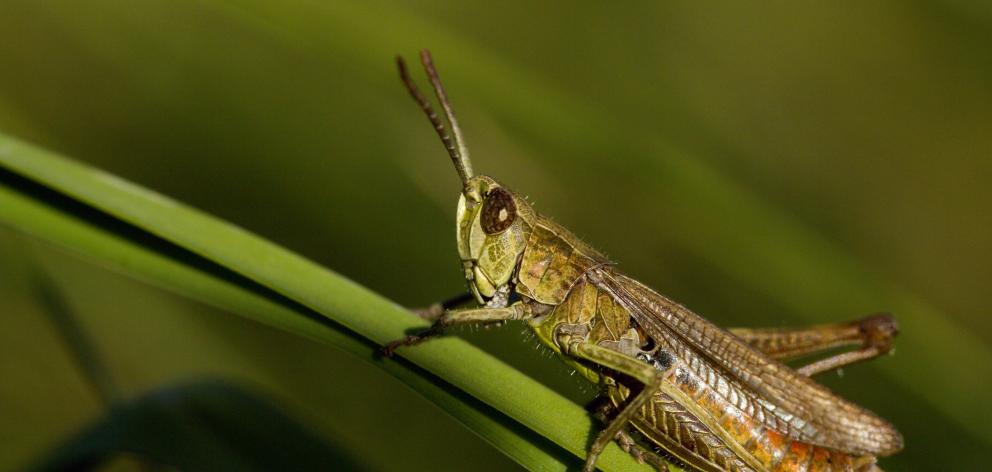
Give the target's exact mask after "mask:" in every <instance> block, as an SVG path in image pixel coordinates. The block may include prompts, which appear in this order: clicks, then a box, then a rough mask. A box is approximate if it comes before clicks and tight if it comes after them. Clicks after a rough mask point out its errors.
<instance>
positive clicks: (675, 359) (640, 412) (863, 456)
mask: <svg viewBox="0 0 992 472" xmlns="http://www.w3.org/2000/svg"><path fill="white" fill-rule="evenodd" d="M420 59H421V63H422V64H423V66H424V69H425V71H426V73H427V76H428V78H429V79H430V82H431V85H432V87H433V89H434V92H435V94H436V95H437V98H438V101H439V102H440V104H441V107H442V109H443V111H444V117H445V119H446V121H447V123H448V126H450V129H451V134H448V132H447V130H446V127H445V124H444V121H442V118H440V117H439V116H438V114H437V113H435V111H434V109H433V107H432V106H431V103H430V101H429V100H428V99H427V98H426V97H425V96H424V95H423V94H422V93H421V92H420V90H419V89H418V88H417V86H416V85H415V84H414V82H413V80H412V79H411V77H410V74H409V71H408V70H407V67H406V65H405V64H404V62H403V59H402V58H401V57H397V65H398V67H399V72H400V78H401V79H402V80H403V83H404V84H405V85H406V88H407V89H408V91H409V92H410V94H411V95H412V96H413V98H414V99H415V100H416V101H417V103H418V104H419V106H420V108H421V109H422V110H423V111H424V112H425V113H426V114H427V116H428V118H429V119H430V121H431V124H433V126H434V129H435V131H437V134H438V136H439V137H440V138H441V141H442V143H443V144H444V147H445V149H447V152H448V154H449V156H450V157H451V160H452V162H453V163H454V166H455V170H456V171H457V172H458V176H459V178H460V179H461V183H462V191H461V197H460V198H459V200H458V209H457V231H456V233H457V234H456V237H457V241H458V254H459V256H460V258H461V261H462V269H463V271H464V275H465V279H466V280H467V282H468V287H469V289H470V292H471V298H474V299H475V301H477V302H478V303H479V305H480V306H479V307H478V308H468V309H451V308H450V307H451V306H456V305H453V304H448V305H446V306H442V305H434V306H433V307H432V308H431V309H428V310H426V311H423V312H421V314H422V316H423V317H424V318H426V319H428V320H431V321H433V324H432V326H431V327H430V328H428V329H427V330H425V331H423V332H420V333H418V334H413V335H410V336H407V337H406V338H404V339H400V340H397V341H394V342H392V343H390V344H388V345H387V346H386V347H385V348H384V352H385V353H386V354H387V355H392V353H393V351H395V350H396V349H397V348H399V347H401V346H409V345H413V344H417V343H420V342H423V341H424V340H427V339H429V338H430V337H432V336H436V335H438V334H441V333H442V332H443V331H444V330H445V328H448V327H450V326H453V325H460V324H490V323H501V322H505V321H508V320H519V321H525V322H526V323H528V325H529V326H530V328H531V329H533V331H534V333H536V335H537V338H538V339H539V340H540V341H541V342H542V343H543V344H544V345H546V346H547V347H548V348H550V349H551V350H553V351H554V352H555V353H557V354H558V355H559V356H560V357H561V359H562V360H564V362H565V363H566V364H568V365H570V366H571V367H573V368H574V369H576V370H577V371H578V372H580V373H581V374H582V375H583V376H584V377H586V378H587V379H588V380H589V381H591V382H593V383H596V384H598V385H599V386H600V387H601V391H602V396H601V397H600V398H601V406H600V407H599V408H597V412H598V414H599V416H601V417H602V419H603V420H604V422H605V424H606V426H605V427H604V428H603V429H602V431H601V432H600V433H599V435H598V436H597V437H596V439H595V440H594V441H593V442H592V444H591V445H590V447H589V450H588V454H587V456H586V462H585V467H584V469H583V470H585V471H591V470H593V468H594V467H595V464H596V459H597V457H598V456H599V455H600V453H601V452H602V451H603V448H605V447H606V446H607V445H608V444H609V442H610V441H613V440H616V441H617V443H618V444H619V445H620V446H621V447H622V448H623V449H624V450H626V451H627V452H629V453H631V454H632V455H634V457H635V458H637V459H638V460H639V461H641V462H644V461H648V462H650V463H652V464H653V465H656V466H658V467H659V468H662V467H663V466H664V465H665V464H666V461H665V459H662V457H660V456H659V455H657V454H655V452H654V451H655V450H657V451H659V452H660V453H661V454H662V455H664V456H665V457H667V459H668V460H675V461H676V462H677V463H680V464H682V465H685V466H689V467H692V468H695V469H698V470H703V471H720V472H728V471H733V472H738V471H740V472H743V471H789V472H792V471H872V470H880V469H878V467H877V466H876V465H875V460H876V457H878V456H886V455H890V454H893V453H895V452H897V451H899V450H900V449H902V446H903V440H902V436H901V435H900V434H899V432H898V431H897V430H896V429H895V428H894V427H893V426H892V425H891V424H890V423H888V422H887V421H885V420H883V419H882V418H880V417H878V416H876V415H875V414H874V413H872V412H870V411H868V410H866V409H864V408H862V407H860V406H857V405H855V404H853V403H851V402H849V401H847V400H845V399H843V398H840V397H838V396H837V395H835V394H833V393H832V392H830V391H829V390H828V389H827V388H825V387H823V386H821V385H819V384H817V383H816V382H814V381H813V380H812V379H811V377H812V376H813V375H815V374H818V373H822V372H826V371H830V370H833V369H837V368H839V367H842V366H845V365H849V364H852V363H855V362H860V361H864V360H868V359H871V358H874V357H877V356H880V355H882V354H885V353H887V352H889V351H891V349H892V346H893V338H894V337H895V335H896V334H897V331H898V329H897V325H896V323H895V319H894V318H893V317H892V316H891V315H889V314H877V315H872V316H868V317H865V318H862V319H859V320H856V321H852V322H848V323H841V324H832V325H820V326H813V327H808V328H797V329H782V328H770V329H743V328H741V329H730V330H725V329H722V328H720V327H718V326H716V325H714V324H713V323H711V322H709V321H707V320H706V319H704V318H702V317H700V316H699V315H696V314H695V313H693V312H691V311H689V310H688V309H686V308H685V307H683V306H681V305H679V304H677V303H675V302H674V301H672V300H670V299H668V298H666V297H665V296H663V295H661V294H659V293H657V292H655V291H654V290H652V289H651V288H649V287H647V286H645V285H644V284H642V283H640V282H638V281H637V280H634V279H632V278H630V277H627V276H625V275H623V274H621V273H620V272H618V271H617V270H616V269H615V267H614V264H613V263H612V262H611V261H610V260H608V259H607V258H606V257H604V256H603V255H602V254H601V253H600V252H598V251H597V250H595V249H593V248H592V247H590V246H589V245H587V244H585V243H584V242H582V241H581V240H579V239H578V238H577V237H576V236H575V235H573V234H572V233H571V232H569V231H568V230H566V229H565V228H563V227H562V226H560V225H558V224H556V223H555V222H553V221H551V220H550V219H548V218H546V217H544V216H542V215H540V214H539V213H537V212H536V211H535V210H534V209H533V208H532V207H531V205H530V204H529V203H528V202H527V201H526V200H524V199H523V198H521V197H520V196H518V195H517V194H516V193H514V192H513V191H511V190H510V189H508V188H507V187H505V186H503V185H502V184H500V183H499V182H497V181H496V180H494V179H493V178H491V177H488V176H486V175H475V174H474V173H473V172H472V165H471V162H470V160H469V153H468V149H467V148H466V147H465V144H464V139H463V137H462V132H461V129H460V128H459V126H458V122H457V120H456V119H455V114H454V111H453V110H452V107H451V105H450V103H449V101H448V98H447V94H446V92H445V90H444V87H443V86H442V84H441V80H440V77H439V76H438V74H437V71H436V69H435V67H434V64H433V60H432V59H431V56H430V53H429V52H428V51H427V50H424V51H422V52H421V56H420ZM464 297H465V300H464V301H467V299H468V298H469V295H468V294H466V295H464ZM842 346H843V347H847V348H848V350H846V351H843V352H841V353H839V354H835V355H832V356H829V357H826V358H823V359H821V360H818V361H816V362H813V363H811V364H809V365H806V366H805V367H802V368H799V369H796V370H793V369H792V368H789V367H787V366H786V365H785V364H783V363H781V362H784V361H785V360H788V359H793V358H796V357H799V356H805V355H809V354H814V353H821V354H825V353H826V351H828V350H833V349H836V348H838V347H842ZM638 438H639V439H638Z"/></svg>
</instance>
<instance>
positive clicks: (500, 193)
mask: <svg viewBox="0 0 992 472" xmlns="http://www.w3.org/2000/svg"><path fill="white" fill-rule="evenodd" d="M516 218H517V205H516V204H515V203H513V196H512V195H510V192H507V191H506V190H503V189H501V188H499V187H496V188H494V189H492V190H490V191H489V194H488V195H486V199H485V201H484V202H483V203H482V221H481V223H482V230H483V231H485V232H486V234H496V233H500V232H502V231H505V230H506V228H509V227H510V225H512V224H513V220H515V219H516Z"/></svg>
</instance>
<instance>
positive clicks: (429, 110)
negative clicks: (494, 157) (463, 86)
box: [396, 49, 472, 186]
mask: <svg viewBox="0 0 992 472" xmlns="http://www.w3.org/2000/svg"><path fill="white" fill-rule="evenodd" d="M420 62H421V63H422V64H423V65H424V70H425V71H426V72H427V77H428V78H429V79H430V81H431V86H433V88H434V93H435V94H436V95H437V99H438V101H439V102H441V108H443V109H444V115H445V117H446V118H447V119H448V123H449V124H450V125H451V131H452V133H454V139H452V137H451V136H450V135H448V133H447V131H445V129H444V122H443V121H441V118H440V117H439V116H438V115H437V113H436V112H435V111H434V107H432V106H431V103H430V102H429V101H428V100H427V97H425V96H424V94H423V93H421V92H420V89H419V88H417V85H416V84H415V83H414V82H413V79H412V78H410V72H409V70H407V68H406V62H405V61H403V58H402V57H400V56H396V66H397V67H398V68H399V71H400V79H401V80H402V81H403V84H404V85H406V89H407V90H408V91H409V92H410V95H411V96H412V97H413V99H414V100H415V101H416V102H417V104H418V105H420V109H421V110H423V111H424V113H425V114H426V115H427V119H429V120H430V121H431V124H432V125H434V131H437V135H438V137H440V138H441V142H442V143H443V144H444V148H445V149H446V150H447V151H448V155H449V156H451V162H453V163H454V164H455V170H456V171H458V177H459V178H461V180H462V185H465V186H467V185H468V181H469V179H471V178H472V164H471V162H470V161H469V159H468V148H467V147H465V143H464V141H463V140H462V130H461V128H460V127H459V126H458V120H457V119H456V118H455V112H454V110H453V109H452V108H451V103H449V102H448V95H447V94H446V93H445V92H444V86H443V85H441V78H440V76H438V73H437V69H435V68H434V62H433V60H432V59H431V53H430V51H428V50H426V49H424V50H423V51H421V52H420Z"/></svg>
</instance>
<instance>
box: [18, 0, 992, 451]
mask: <svg viewBox="0 0 992 472" xmlns="http://www.w3.org/2000/svg"><path fill="white" fill-rule="evenodd" d="M990 26H992V10H990V9H989V8H988V6H987V5H985V4H984V3H982V2H968V1H945V2H932V3H930V2H918V1H910V2H865V3H860V2H848V3H836V4H803V5H796V4H794V3H793V2H768V3H764V4H761V5H755V4H744V3H742V2H714V3H706V4H705V5H704V4H697V2H640V3H627V4H623V5H622V6H618V5H608V4H603V3H600V2H569V3H568V4H567V6H565V5H546V6H540V5H538V6H535V5H532V2H500V3H499V4H498V5H496V4H491V2H478V1H462V2H450V3H435V2H422V1H418V2H402V3H389V2H378V1H371V2H370V1H336V2H327V3H325V2H315V1H296V0H291V1H284V2H271V1H269V2H260V1H250V0H249V1H232V2H217V1H183V0H179V1H169V2H154V1H143V2H114V1H95V2H86V3H80V2H72V1H64V2H60V1H52V0H47V1H40V2H38V1H18V0H2V1H0V130H2V131H3V132H5V133H8V134H10V135H13V136H17V137H20V138H22V139H25V140H28V141H32V142H34V143H36V144H39V145H41V146H44V147H47V148H50V149H53V150H55V151H58V152H61V153H63V154H65V155H67V156H72V157H74V158H76V159H79V160H81V161H84V162H87V163H90V164H93V165H95V166H98V167H101V168H104V169H106V170H108V171H110V172H113V173H115V174H118V175H121V176H123V177H124V178H127V179H129V180H132V181H134V182H137V183H139V184H141V185H144V186H147V187H149V188H152V189H155V190H157V191H160V192H162V193H164V194H167V195H170V196H173V197H175V198H177V199H179V200H182V201H184V202H186V203H189V204H191V205H194V206H196V207H198V208H201V209H203V210H205V211H207V212H209V213H212V214H214V215H217V216H219V217H221V218H224V219H227V220H229V221H232V222H235V223H237V224H238V225H241V226H243V227H245V228H247V229H249V230H251V231H253V232H256V233H258V234H261V235H263V236H265V237H267V238H270V239H272V240H274V241H276V242H278V243H280V244H282V245H284V246H286V247H289V248H291V249H293V250H295V251H298V252H299V253H301V254H303V255H305V256H307V257H309V258H311V259H314V260H316V261H318V262H320V263H322V264H324V265H326V266H328V267H330V268H332V269H334V270H335V271H337V272H339V273H342V274H344V275H346V276H348V277H350V278H352V279H354V280H356V281H357V282H359V283H361V284H364V285H366V286H368V287H370V288H372V289H374V290H376V291H378V292H379V293H382V294H384V295H385V296H387V297H389V298H391V299H393V300H396V301H398V302H400V303H402V304H406V305H410V306H416V305H425V304H428V303H430V302H433V301H436V300H439V299H442V298H446V297H448V296H450V295H453V294H456V293H458V292H459V291H461V290H463V288H464V283H463V281H462V280H461V279H460V277H461V276H460V270H459V265H458V262H457V255H456V252H455V245H454V221H453V220H454V206H455V202H456V199H457V192H458V184H457V178H456V175H455V173H454V171H453V169H452V168H451V165H450V162H449V160H448V158H447V156H446V155H445V154H444V152H443V150H442V148H441V146H440V144H439V143H438V142H437V138H436V136H435V135H434V134H433V132H432V131H431V129H430V127H429V125H428V123H427V122H426V120H425V119H424V117H423V116H422V115H421V114H420V112H419V111H418V110H417V109H416V107H415V106H414V104H413V103H412V102H411V101H410V99H409V97H408V96H407V95H406V92H405V91H404V90H403V88H402V86H401V85H400V83H399V81H398V80H397V78H396V73H395V71H394V63H393V58H394V55H395V54H397V53H402V54H404V55H406V56H407V57H408V59H414V58H415V54H416V52H417V51H418V50H419V49H420V48H422V47H428V48H430V49H431V50H432V51H433V53H434V56H435V59H436V62H437V65H438V68H439V69H440V71H441V75H442V77H443V78H444V80H445V83H446V85H447V88H448V91H449V94H450V96H451V99H452V101H453V103H454V105H455V107H456V110H457V112H458V114H459V117H460V118H461V121H462V127H463V129H464V131H465V133H466V136H467V139H468V144H469V146H470V147H471V149H472V150H473V158H474V164H475V168H476V171H477V172H482V173H487V174H490V175H493V176H494V177H496V178H497V179H499V180H501V181H503V182H504V183H506V184H508V185H509V186H511V187H512V188H514V189H516V190H518V191H519V192H521V193H523V194H526V195H528V196H529V197H530V199H531V200H532V201H533V202H534V203H535V205H536V207H537V208H538V209H539V211H542V212H544V213H545V214H548V215H551V216H553V217H555V219H556V220H557V221H559V222H561V223H563V224H564V225H565V226H567V227H569V228H571V229H573V230H574V231H575V232H576V233H577V234H579V235H580V236H582V237H583V238H585V239H586V240H587V241H589V242H591V243H592V244H593V245H594V246H596V247H598V248H600V249H602V250H604V251H605V252H606V253H607V254H609V255H610V256H611V257H612V258H613V259H615V260H616V261H619V263H620V267H621V268H622V270H624V271H625V272H627V273H629V274H631V275H634V276H635V277H637V278H639V279H640V280H642V281H644V282H646V283H648V284H649V285H652V286H654V287H655V288H657V289H659V290H660V291H662V292H663V293H666V294H668V295H670V296H672V297H673V298H675V299H677V300H680V301H681V302H683V303H685V304H686V305H688V306H689V307H690V308H693V309H694V310H695V311H697V312H698V313H700V314H702V315H704V316H706V317H707V318H709V319H711V320H713V321H715V322H717V323H719V324H723V325H728V326H731V325H735V326H736V325H742V326H786V325H801V324H812V323H822V322H830V321H838V320H843V319H850V318H855V317H858V316H861V315H864V314H867V313H870V312H873V311H883V310H887V311H892V312H895V313H896V315H897V317H898V319H899V320H900V322H901V325H902V329H903V331H902V333H901V335H900V337H899V339H898V342H897V353H896V354H895V355H894V356H892V357H886V358H883V359H880V360H877V361H875V362H873V363H872V364H871V365H863V366H856V367H852V368H848V369H845V370H844V375H843V376H839V375H834V374H830V375H826V376H824V379H823V381H824V382H825V383H826V384H828V385H829V386H830V387H831V388H833V389H834V390H836V391H838V392H839V393H841V394H842V395H844V396H846V397H848V398H850V399H852V400H855V401H856V402H858V403H861V404H863V405H865V406H867V407H868V408H870V409H872V410H874V411H876V412H878V413H879V414H881V415H882V416H884V417H886V418H888V419H890V420H891V421H892V422H893V423H895V424H896V425H897V426H898V427H899V429H900V430H901V431H902V432H903V434H904V435H905V438H906V449H905V451H903V452H902V453H900V454H898V455H896V456H894V457H891V458H888V459H884V460H883V461H882V466H883V467H884V468H887V469H891V470H973V469H975V468H978V467H979V465H980V464H985V463H986V462H987V461H986V460H985V454H984V452H985V451H987V450H988V448H989V447H990V446H992V432H990V431H989V429H988V426H987V425H988V424H990V422H992V416H990V415H992V413H990V410H992V409H989V408H988V407H987V406H985V404H984V402H985V400H986V397H987V392H988V391H989V388H990V387H992V347H990V346H989V341H990V339H992V322H990V321H989V319H990V317H989V315H990V313H989V309H988V306H989V304H988V302H987V300H986V299H985V295H987V290H988V287H989V282H990V281H992V221H990V218H989V210H988V209H989V202H992V186H989V185H988V182H989V179H990V178H992V160H990V159H989V157H990V156H989V154H990V153H989V151H990V150H992V87H990V84H992V80H990V79H992V61H990V57H992V56H990V55H989V49H990V46H992V29H990ZM414 60H415V59H414ZM421 83H422V84H423V83H424V81H421ZM39 270H41V271H43V272H44V273H46V274H48V276H49V277H51V278H52V280H53V281H54V283H55V284H56V286H57V287H58V290H59V291H60V292H61V294H62V296H63V297H64V298H65V303H66V305H67V306H68V307H69V309H70V310H71V312H72V313H73V315H74V316H76V317H77V318H78V322H79V324H80V326H81V329H82V330H83V331H84V332H85V333H86V334H87V335H88V336H90V337H91V338H92V339H93V341H94V344H95V348H96V350H97V352H98V353H99V355H100V357H101V358H103V359H104V361H105V362H106V365H107V369H108V370H109V373H110V375H111V376H112V378H113V380H114V382H115V383H116V384H117V385H118V387H119V389H120V391H121V394H122V395H124V396H126V397H133V396H135V395H138V394H140V393H142V392H147V391H149V390H153V389H156V388H159V387H162V386H166V385H171V384H175V383H177V382H181V381H184V380H187V379H191V378H203V377H211V378H221V379H227V380H230V381H232V382H235V383H237V384H238V385H246V386H248V387H247V388H249V389H251V390H252V391H256V392H261V393H262V394H263V395H264V396H266V398H270V399H272V400H273V401H274V402H275V403H277V404H279V405H282V407H283V408H284V409H285V410H286V411H287V412H288V413H289V414H290V416H292V417H293V418H296V419H297V420H299V421H300V422H302V423H303V424H305V425H307V426H308V427H309V428H312V429H313V430H314V431H316V432H317V433H318V434H319V435H320V436H321V437H322V438H324V439H325V440H326V441H327V442H328V444H332V445H334V446H335V447H337V448H340V449H341V450H343V451H347V454H350V455H351V456H352V457H354V458H355V459H356V461H358V462H359V463H362V464H364V465H365V466H366V467H367V468H368V469H370V470H399V469H405V468H410V469H415V470H419V469H431V468H437V469H457V468H462V467H468V466H470V467H472V468H473V469H477V470H504V469H510V468H514V467H518V466H516V465H515V464H514V463H512V462H511V461H510V460H509V459H507V458H505V457H504V456H502V455H501V454H500V453H498V452H497V451H495V450H494V449H492V448H491V447H489V446H488V445H487V444H485V443H484V442H482V441H481V440H480V439H478V438H476V437H475V436H474V435H472V433H471V432H469V431H467V430H465V429H464V428H462V427H461V426H459V425H458V424H457V423H456V422H454V421H453V420H451V419H450V418H448V417H447V416H445V415H444V414H443V413H442V412H441V411H440V410H439V409H437V408H436V407H434V406H433V405H431V404H430V403H428V402H426V401H425V400H422V399H421V398H420V397H418V396H417V395H416V394H414V393H413V392H412V391H410V390H408V389H406V388H403V387H401V384H400V383H399V382H398V381H395V380H394V379H392V378H391V377H389V376H388V375H386V374H384V373H382V372H381V371H379V370H377V369H373V368H370V367H369V366H368V365H367V364H365V363H362V362H359V361H358V360H357V359H354V358H352V357H350V356H348V355H346V354H343V353H340V352H337V351H336V350H334V349H331V348H328V347H326V346H321V345H318V344H315V343H313V342H309V341H306V340H302V339H299V338H296V337H293V336H290V335H287V334H284V333H282V332H278V331H276V330H273V329H270V328H267V327H264V326H261V325H257V324H254V323H252V322H250V321H247V320H245V319H242V318H240V317H237V316H234V315H232V314H229V313H224V312H220V311H217V310H214V309H212V308H209V307H206V306H204V305H202V304H198V303H194V302H191V301H189V300H187V299H184V298H182V297H179V296H176V295H173V294H171V293H168V292H165V291H163V290H160V289H158V288H156V287H153V286H149V285H146V284H144V283H142V282H140V281H137V280H135V279H132V278H130V277H128V276H126V275H122V274H118V273H115V272H112V271H109V270H107V269H105V268H103V267H101V266H100V265H95V264H93V263H92V261H89V260H84V259H80V258H78V257H77V256H75V255H72V254H69V253H66V252H63V251H62V250H60V249H57V248H53V247H50V246H47V245H44V244H42V243H39V242H37V241H35V240H33V239H30V238H28V237H26V236H23V235H21V234H20V233H17V232H14V231H11V230H9V229H4V228H0V311H2V313H3V319H4V323H3V328H2V329H0V346H2V347H0V419H2V421H0V469H16V468H19V467H22V466H24V465H25V464H28V463H29V462H31V461H33V460H36V459H38V458H39V457H43V456H44V455H45V454H46V451H49V450H51V449H52V448H53V447H55V446H56V445H58V444H59V443H60V442H61V441H63V440H65V438H66V437H68V435H70V434H72V433H74V432H76V431H79V430H80V429H81V428H83V427H84V426H85V425H86V424H88V423H89V422H91V421H94V420H95V419H96V418H98V417H100V415H101V414H102V413H103V412H104V411H105V406H104V405H103V403H102V402H101V401H100V399H99V398H98V396H97V395H96V394H95V393H94V391H93V389H92V388H91V387H90V386H89V385H88V384H87V380H86V379H85V376H84V375H83V373H82V372H81V370H80V368H79V366H78V364H77V363H76V362H75V361H74V359H73V355H72V353H71V351H70V350H69V349H68V348H67V346H66V345H65V344H64V342H62V341H61V340H60V337H59V335H58V332H57V330H56V329H55V327H54V325H53V324H52V322H51V319H50V317H49V315H48V314H46V307H45V305H44V303H43V302H42V301H40V300H39V299H38V297H37V296H36V295H35V293H34V292H33V291H32V289H31V288H30V287H29V284H28V283H26V282H24V280H25V279H26V275H25V274H28V273H31V272H34V271H39ZM520 331H521V329H519V327H517V326H510V327H507V328H506V329H503V330H498V331H497V330H490V331H483V332H478V333H475V332H465V333H462V334H463V335H464V336H465V337H467V338H469V339H471V340H472V341H473V342H476V343H477V344H479V345H480V346H482V347H483V348H484V349H487V350H489V351H491V352H494V353H495V354H496V355H498V356H499V357H501V358H503V359H506V360H507V361H508V362H510V363H512V364H514V365H516V366H518V367H519V368H521V369H522V370H524V371H526V372H528V373H531V374H533V375H534V376H535V377H537V378H538V379H540V380H541V381H543V382H546V383H547V384H548V385H550V386H552V387H553V388H555V389H557V390H559V391H561V392H562V393H564V394H565V395H567V396H569V397H570V398H574V399H575V400H576V401H578V402H582V401H585V400H587V399H588V398H590V397H591V395H592V388H591V387H589V386H585V385H583V384H582V381H581V380H580V379H578V378H573V377H570V376H569V375H568V372H567V371H566V370H565V369H564V368H562V366H561V365H559V363H558V362H557V361H555V360H552V359H548V358H547V357H546V356H543V355H542V354H541V353H540V352H539V351H537V350H535V349H533V345H534V342H533V341H532V340H522V338H521V336H520Z"/></svg>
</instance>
